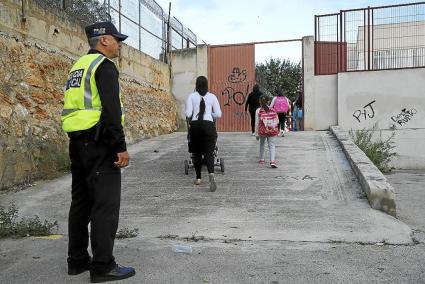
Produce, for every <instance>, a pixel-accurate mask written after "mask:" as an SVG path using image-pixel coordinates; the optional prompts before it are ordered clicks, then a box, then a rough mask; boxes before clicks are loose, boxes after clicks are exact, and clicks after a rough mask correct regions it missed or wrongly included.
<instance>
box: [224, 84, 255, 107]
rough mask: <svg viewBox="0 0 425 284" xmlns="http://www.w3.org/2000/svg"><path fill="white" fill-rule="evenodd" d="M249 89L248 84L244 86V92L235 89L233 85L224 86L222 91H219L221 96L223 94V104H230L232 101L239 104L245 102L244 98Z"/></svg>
mask: <svg viewBox="0 0 425 284" xmlns="http://www.w3.org/2000/svg"><path fill="white" fill-rule="evenodd" d="M248 91H249V85H247V86H246V91H245V93H243V92H241V91H236V90H235V89H234V88H233V87H226V88H225V89H224V90H223V92H221V95H222V96H225V100H226V102H225V103H224V106H230V103H231V102H233V103H235V104H237V105H239V106H241V105H243V104H244V103H245V98H246V96H247V94H248Z"/></svg>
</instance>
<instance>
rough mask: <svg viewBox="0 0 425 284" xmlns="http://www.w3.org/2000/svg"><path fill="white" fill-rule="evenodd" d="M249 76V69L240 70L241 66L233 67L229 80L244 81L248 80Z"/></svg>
mask: <svg viewBox="0 0 425 284" xmlns="http://www.w3.org/2000/svg"><path fill="white" fill-rule="evenodd" d="M246 77H247V71H246V70H242V71H241V70H240V68H239V67H233V70H232V73H230V75H229V76H228V77H227V80H228V81H229V82H230V83H234V84H237V83H242V82H244V81H245V80H246Z"/></svg>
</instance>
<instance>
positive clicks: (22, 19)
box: [21, 0, 27, 23]
mask: <svg viewBox="0 0 425 284" xmlns="http://www.w3.org/2000/svg"><path fill="white" fill-rule="evenodd" d="M21 9H22V11H21V12H22V14H21V21H22V22H23V23H25V22H26V21H27V18H26V16H25V0H22V1H21Z"/></svg>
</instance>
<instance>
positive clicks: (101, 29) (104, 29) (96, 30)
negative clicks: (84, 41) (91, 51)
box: [85, 22, 128, 41]
mask: <svg viewBox="0 0 425 284" xmlns="http://www.w3.org/2000/svg"><path fill="white" fill-rule="evenodd" d="M85 30H86V35H87V38H92V37H97V36H101V35H112V36H113V37H115V38H116V39H117V40H118V41H123V40H125V39H126V38H128V36H127V35H124V34H122V33H120V32H118V30H117V28H116V27H115V26H114V24H113V23H111V22H98V23H95V24H93V25H90V26H87V27H86V28H85Z"/></svg>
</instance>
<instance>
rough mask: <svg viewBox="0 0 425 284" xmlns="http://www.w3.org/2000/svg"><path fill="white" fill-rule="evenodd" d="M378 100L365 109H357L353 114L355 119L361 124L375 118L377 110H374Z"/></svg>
mask: <svg viewBox="0 0 425 284" xmlns="http://www.w3.org/2000/svg"><path fill="white" fill-rule="evenodd" d="M375 102H376V100H373V101H371V102H370V103H368V104H367V105H365V106H364V107H363V109H357V110H355V111H354V113H353V117H354V118H355V119H356V120H357V121H358V122H359V123H360V122H362V121H366V120H368V119H371V118H374V117H375V110H374V109H373V104H374V103H375Z"/></svg>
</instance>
